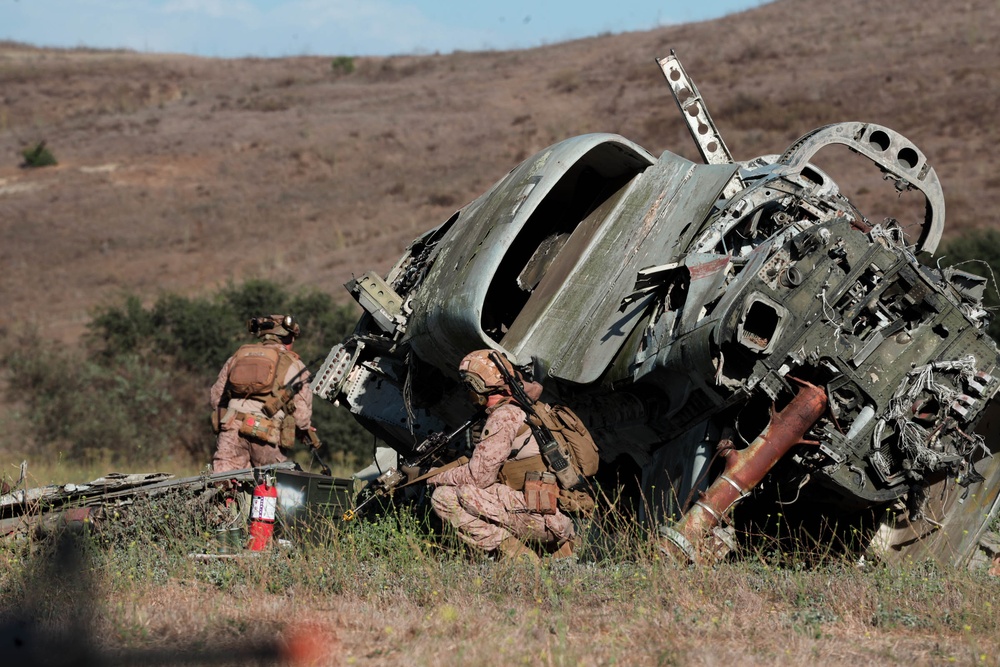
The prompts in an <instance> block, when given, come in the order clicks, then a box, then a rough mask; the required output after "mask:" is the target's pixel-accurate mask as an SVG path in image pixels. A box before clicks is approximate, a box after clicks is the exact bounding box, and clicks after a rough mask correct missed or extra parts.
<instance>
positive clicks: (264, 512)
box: [248, 478, 278, 551]
mask: <svg viewBox="0 0 1000 667" xmlns="http://www.w3.org/2000/svg"><path fill="white" fill-rule="evenodd" d="M268 481H269V480H267V479H266V478H265V479H264V481H262V482H261V483H260V484H258V485H257V486H256V487H254V490H253V500H252V501H251V503H250V544H249V545H248V548H249V549H250V551H263V550H264V549H265V548H266V547H267V545H268V544H269V543H270V541H271V536H272V535H274V513H275V510H276V509H277V507H278V487H277V486H273V485H271V484H268Z"/></svg>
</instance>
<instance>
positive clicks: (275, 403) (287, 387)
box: [260, 357, 330, 475]
mask: <svg viewBox="0 0 1000 667" xmlns="http://www.w3.org/2000/svg"><path fill="white" fill-rule="evenodd" d="M321 358H322V357H321ZM316 361H319V359H315V360H313V362H312V363H309V364H306V365H304V366H302V370H300V371H299V372H298V373H296V374H295V375H294V376H292V379H291V380H289V381H288V382H286V383H285V384H284V385H283V386H282V387H281V388H279V389H278V391H277V393H275V394H274V395H273V396H270V397H269V398H268V399H267V400H265V401H264V404H263V405H262V406H261V408H260V409H261V412H263V413H264V414H265V415H266V416H267V417H273V416H274V415H276V414H278V412H279V411H281V410H284V411H285V413H286V414H292V413H293V412H294V411H295V407H294V406H293V405H292V399H293V398H295V395H296V394H298V393H299V392H300V391H301V390H302V385H304V384H305V383H306V381H305V378H303V377H302V376H303V375H304V374H305V373H307V372H308V371H309V366H311V365H312V364H313V363H316ZM305 440H306V441H307V442H308V444H309V447H310V448H311V449H312V452H313V456H314V457H315V458H316V462H317V463H319V465H320V470H321V471H322V472H323V474H324V475H329V474H330V466H328V465H326V463H324V462H323V459H321V458H320V457H319V454H318V451H319V448H320V447H322V446H323V443H322V442H321V441H320V439H319V436H318V435H316V431H312V430H306V431H305Z"/></svg>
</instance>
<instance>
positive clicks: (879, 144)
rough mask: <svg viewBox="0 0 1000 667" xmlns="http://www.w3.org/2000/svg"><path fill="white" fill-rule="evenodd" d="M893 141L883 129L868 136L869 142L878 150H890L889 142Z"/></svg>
mask: <svg viewBox="0 0 1000 667" xmlns="http://www.w3.org/2000/svg"><path fill="white" fill-rule="evenodd" d="M890 143H892V141H891V140H890V139H889V135H888V134H886V133H885V132H883V131H882V130H875V131H874V132H872V133H871V136H870V137H868V144H869V145H870V146H871V147H872V148H874V149H875V150H877V151H886V150H889V144H890Z"/></svg>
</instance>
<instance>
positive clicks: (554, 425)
mask: <svg viewBox="0 0 1000 667" xmlns="http://www.w3.org/2000/svg"><path fill="white" fill-rule="evenodd" d="M533 408H534V411H535V415H534V416H531V415H529V416H528V420H529V421H531V423H532V424H534V425H535V426H541V427H543V428H545V429H547V430H549V431H550V432H551V433H552V437H553V438H555V441H556V442H557V443H558V444H559V445H560V449H562V450H563V451H565V452H566V453H567V454H568V455H569V457H570V459H571V460H572V462H573V465H574V466H575V467H576V469H577V471H578V472H579V473H580V474H581V475H583V476H584V477H590V476H591V475H593V474H595V473H596V472H597V467H598V465H599V464H600V462H601V457H600V454H599V453H598V451H597V443H596V442H594V438H593V436H591V435H590V432H589V431H588V430H587V427H586V426H584V425H583V422H582V421H581V420H580V418H579V417H577V416H576V413H574V412H573V411H572V410H570V409H569V408H568V407H566V406H565V405H549V404H548V403H542V402H541V401H538V402H536V403H535V404H534V406H533ZM539 444H541V443H539Z"/></svg>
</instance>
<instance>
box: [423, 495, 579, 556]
mask: <svg viewBox="0 0 1000 667" xmlns="http://www.w3.org/2000/svg"><path fill="white" fill-rule="evenodd" d="M431 504H432V505H433V506H434V511H435V512H437V514H438V516H440V517H441V519H443V520H444V521H447V522H448V523H450V524H451V525H452V526H454V527H455V530H456V531H458V536H459V537H460V538H462V540H463V541H464V542H465V543H466V544H469V545H471V546H474V547H478V548H480V549H483V550H485V551H492V550H494V549H496V548H497V547H499V546H500V543H501V542H502V541H503V540H504V539H505V538H507V537H510V536H511V535H513V536H515V537H517V538H518V539H520V540H524V541H528V540H534V541H537V542H543V543H554V544H558V543H562V542H565V541H566V540H569V539H572V537H573V522H572V521H571V520H570V518H569V517H568V516H566V515H565V514H562V513H560V512H556V513H555V514H550V515H547V516H546V515H542V514H536V513H533V512H525V511H523V510H524V508H525V504H524V494H523V493H521V492H520V491H515V490H514V489H512V488H510V487H509V486H507V485H505V484H494V485H492V486H490V487H487V488H485V489H480V488H479V487H477V486H473V485H472V484H464V485H462V486H439V487H437V488H436V489H435V490H434V495H432V496H431ZM518 510H521V511H518Z"/></svg>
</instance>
